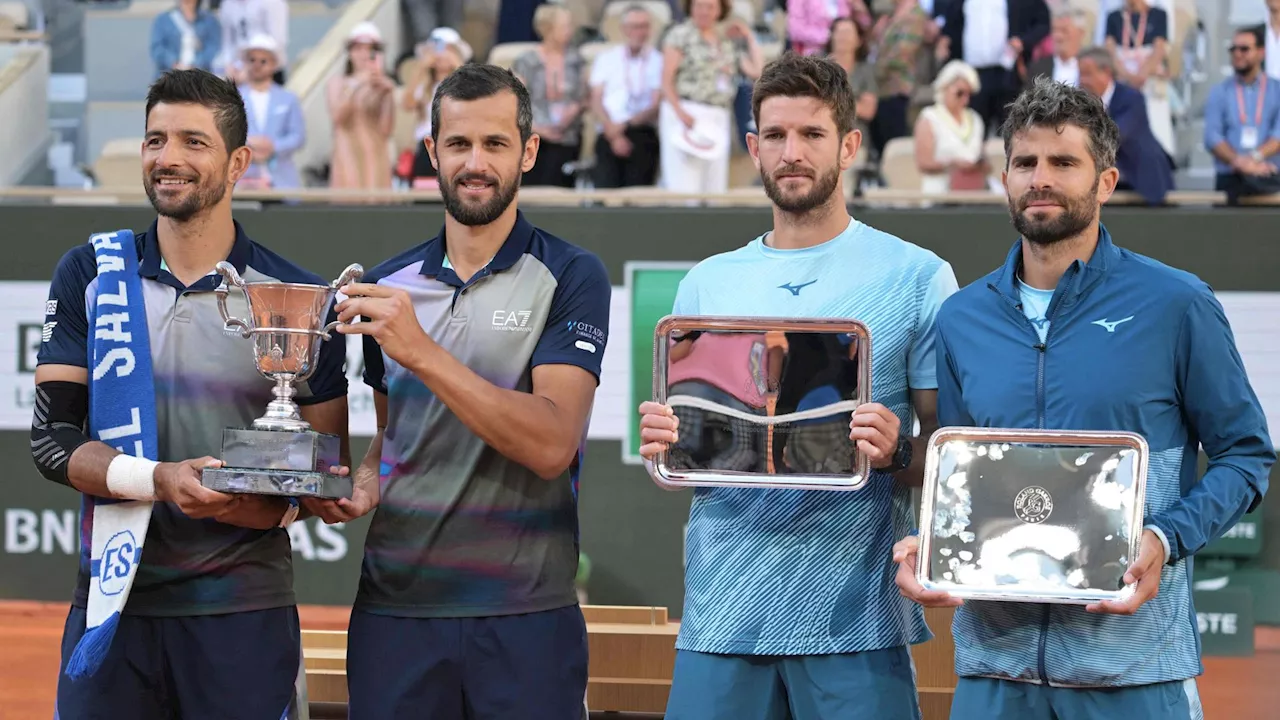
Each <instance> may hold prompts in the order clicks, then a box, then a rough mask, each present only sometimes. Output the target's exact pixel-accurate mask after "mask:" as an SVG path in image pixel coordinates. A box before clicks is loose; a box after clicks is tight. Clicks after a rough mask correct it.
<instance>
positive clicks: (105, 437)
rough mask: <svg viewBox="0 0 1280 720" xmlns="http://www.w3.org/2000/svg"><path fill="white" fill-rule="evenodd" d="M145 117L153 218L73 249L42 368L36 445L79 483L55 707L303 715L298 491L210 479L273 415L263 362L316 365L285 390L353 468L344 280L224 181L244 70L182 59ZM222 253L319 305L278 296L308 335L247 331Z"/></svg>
mask: <svg viewBox="0 0 1280 720" xmlns="http://www.w3.org/2000/svg"><path fill="white" fill-rule="evenodd" d="M146 113H147V114H146V137H145V140H144V142H143V146H142V179H143V185H144V187H145V189H146V192H147V196H148V197H149V198H150V200H151V203H152V206H153V207H154V208H155V210H156V213H157V214H158V216H159V217H158V218H157V219H156V221H155V222H154V223H153V224H152V225H151V227H150V228H149V229H147V230H146V231H145V232H142V233H139V234H137V235H136V236H135V235H134V233H132V232H130V231H128V230H119V231H115V232H104V233H101V234H97V235H94V236H93V237H92V238H91V239H90V242H89V243H86V244H83V245H80V246H79V247H76V248H73V249H72V250H70V251H69V252H67V253H66V255H64V256H63V258H62V260H61V261H60V263H59V264H58V267H57V270H56V271H55V274H54V277H53V281H52V285H51V288H50V295H49V300H48V303H47V304H46V315H47V317H46V321H47V322H46V324H45V337H44V342H43V344H42V345H41V347H40V352H39V366H38V368H37V370H36V378H35V380H36V387H37V393H36V409H35V417H34V421H33V423H32V430H31V448H32V457H33V459H34V460H35V462H36V465H37V467H38V468H39V469H40V472H41V473H42V474H43V475H44V476H45V477H46V478H48V479H50V480H53V481H54V482H58V483H61V484H64V485H67V486H69V487H71V488H74V489H75V490H78V491H79V492H81V493H82V496H83V509H82V520H81V552H80V569H79V578H78V582H77V588H76V592H75V599H74V601H73V603H72V607H71V610H70V613H69V615H68V617H67V621H66V628H65V631H64V637H63V645H62V668H61V670H62V674H61V676H60V677H59V682H58V697H57V714H58V715H59V716H60V717H63V718H77V719H80V718H108V717H112V718H114V717H129V718H138V719H140V720H142V719H147V718H170V717H177V716H179V715H180V716H181V717H183V718H209V719H210V720H213V719H215V718H216V719H218V720H221V719H223V718H273V719H274V718H280V717H282V716H285V717H294V716H295V715H294V712H295V708H294V707H293V696H294V692H293V690H294V682H295V679H296V677H297V673H298V668H299V652H300V648H299V628H298V617H297V610H296V608H295V600H294V593H293V574H292V564H291V563H292V554H291V548H290V543H289V536H288V533H287V531H286V530H285V529H284V528H285V527H286V526H287V525H288V523H289V522H290V521H291V520H292V519H294V518H295V517H296V516H297V514H298V506H297V502H296V501H295V500H291V499H290V498H289V497H286V496H284V495H287V494H288V493H280V492H268V490H269V489H264V488H263V487H258V488H245V490H248V491H250V492H237V493H235V494H231V493H223V492H217V491H215V490H212V489H210V488H209V487H208V485H209V482H208V478H202V473H203V472H204V471H205V470H206V469H209V470H210V471H211V472H212V471H214V470H216V469H219V468H220V466H221V465H222V463H221V462H220V460H217V459H215V458H217V457H221V456H222V455H223V445H224V437H225V433H226V432H227V431H228V429H229V428H230V429H232V430H234V429H236V428H245V427H247V426H249V425H250V424H255V418H257V417H258V416H259V415H261V414H262V413H263V410H264V409H265V408H268V404H269V401H270V400H271V398H272V393H271V385H270V383H269V382H267V381H266V380H265V379H264V378H263V377H262V372H261V371H262V370H263V369H264V368H270V369H271V372H273V373H280V374H283V375H286V376H288V377H290V378H293V379H295V380H297V379H300V378H305V381H300V382H296V383H294V384H291V385H289V386H288V390H287V391H286V392H285V393H284V394H285V395H286V396H288V397H286V398H285V400H287V404H288V405H290V406H292V407H293V408H294V409H295V410H296V411H297V415H298V417H297V418H295V419H296V423H295V425H294V428H295V430H301V429H302V428H303V427H304V425H305V423H309V425H310V428H311V429H312V431H313V432H316V433H318V434H320V435H323V436H324V437H325V438H333V439H334V441H335V442H336V445H337V448H338V449H337V452H336V453H330V457H328V458H326V459H325V462H326V464H330V463H332V464H342V465H345V464H346V462H345V461H344V460H343V459H342V458H345V456H346V454H347V449H346V438H347V404H346V392H347V386H346V378H345V376H344V375H343V371H342V365H343V359H344V355H345V353H344V351H343V345H342V343H341V342H334V343H321V342H320V341H319V339H318V337H316V336H317V335H318V333H319V331H318V330H316V329H315V328H318V327H319V325H320V323H321V322H322V321H323V319H324V318H325V317H326V314H327V315H328V316H329V317H333V316H334V312H333V310H332V308H330V307H328V303H326V301H325V299H324V298H325V297H327V296H328V295H330V294H331V288H326V287H325V284H324V283H323V282H322V281H320V279H319V278H317V277H315V276H314V275H312V274H311V273H308V272H306V271H304V270H302V269H301V268H299V267H297V266H296V265H293V264H291V263H289V262H288V261H286V260H284V259H283V258H281V257H279V256H277V255H275V254H274V253H272V252H270V251H269V250H267V249H266V248H264V247H262V246H261V245H259V244H257V243H255V242H254V241H253V240H251V239H250V238H249V237H248V236H247V235H246V234H245V232H244V230H243V229H242V228H241V227H240V225H239V224H238V223H236V222H235V221H234V220H233V219H232V215H231V190H232V188H233V187H234V186H235V184H236V182H237V181H238V180H239V179H240V177H241V176H242V175H243V173H244V172H245V170H246V169H247V168H248V167H249V165H250V161H251V158H250V156H251V152H250V150H249V148H247V147H246V146H245V138H246V133H247V122H246V118H245V110H244V105H243V103H242V101H241V98H240V95H239V93H238V92H237V91H236V88H235V86H234V85H233V84H231V83H229V82H227V81H225V80H222V79H220V78H218V77H216V76H215V75H212V74H209V73H207V72H204V71H200V70H185V71H172V72H169V73H166V74H165V75H164V76H163V77H161V78H160V79H159V80H157V81H156V83H155V84H154V85H153V86H152V87H151V89H150V92H149V94H148V97H147V109H146ZM215 265H223V266H225V268H226V269H227V270H229V271H230V273H232V274H235V275H236V276H237V277H240V276H242V277H243V278H245V279H247V280H249V281H259V282H264V281H265V282H268V284H274V286H275V287H278V288H281V293H283V294H285V295H287V296H288V297H289V298H301V299H303V300H304V301H306V303H307V306H308V307H307V311H305V312H291V311H290V305H291V301H289V300H281V302H280V303H278V307H277V308H275V309H274V310H273V312H277V313H281V314H282V315H283V316H284V317H286V318H287V319H288V320H289V324H290V325H303V327H301V328H299V329H298V330H297V332H302V333H305V334H307V337H308V338H309V339H308V340H306V341H304V342H303V343H302V344H303V345H305V346H306V349H305V350H300V349H299V345H298V343H297V342H296V341H295V340H292V339H291V338H292V337H293V336H290V335H270V334H266V335H259V338H260V340H259V341H257V342H256V344H255V343H254V342H247V341H246V339H245V338H244V337H242V335H243V334H244V333H242V332H236V331H234V329H233V328H232V327H229V326H227V325H226V323H225V321H224V318H225V317H227V314H226V311H227V305H226V303H227V298H226V296H225V294H222V293H218V292H215V290H217V289H218V288H219V286H220V283H221V281H222V278H221V277H219V274H218V273H215V272H213V270H214V268H215ZM224 274H225V273H224ZM317 293H318V295H319V297H320V300H318V301H316V297H317ZM237 300H238V299H237ZM233 302H235V301H233ZM250 309H251V310H252V309H260V308H250ZM293 309H294V310H296V309H297V308H293ZM250 314H251V315H258V317H257V319H256V320H255V321H254V322H255V324H256V325H259V326H261V325H268V324H269V323H270V321H271V318H270V315H271V314H270V313H266V314H264V313H250ZM247 327H248V326H247V324H246V323H243V322H242V323H241V328H247ZM264 338H265V339H264ZM255 350H256V351H257V354H258V355H259V357H256V358H255ZM293 358H297V360H298V362H297V363H296V364H295V365H293V366H291V359H293ZM278 395H279V394H277V400H279V399H280V398H279V396H278ZM294 396H296V404H294ZM273 405H274V404H273ZM297 406H301V407H300V408H298V407H297ZM282 412H285V411H282ZM268 414H269V415H270V414H271V413H270V411H269V412H268ZM285 414H287V412H285ZM298 423H303V424H304V425H299V424H298ZM255 426H256V424H255ZM309 469H310V470H312V471H315V470H319V471H320V472H318V473H317V472H312V473H310V475H319V476H325V477H329V476H335V477H336V476H337V475H338V474H341V473H344V472H345V471H344V470H341V469H339V468H334V467H321V468H314V467H312V468H309ZM273 472H275V473H276V477H277V478H281V477H285V478H287V477H288V473H287V472H280V471H273ZM237 473H238V474H239V475H246V474H251V473H249V472H248V471H237ZM268 474H269V473H268ZM259 475H262V473H261V472H259Z"/></svg>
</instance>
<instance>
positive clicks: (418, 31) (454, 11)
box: [400, 0, 465, 44]
mask: <svg viewBox="0 0 1280 720" xmlns="http://www.w3.org/2000/svg"><path fill="white" fill-rule="evenodd" d="M400 6H401V7H402V8H403V9H404V15H403V17H404V19H405V22H406V24H407V25H408V28H407V29H408V30H409V34H410V35H411V36H412V37H413V42H414V43H415V44H417V43H420V42H423V41H426V40H428V39H430V37H431V33H432V31H434V30H435V29H436V28H460V27H462V23H463V20H464V19H465V18H464V16H463V11H462V0H401V1H400Z"/></svg>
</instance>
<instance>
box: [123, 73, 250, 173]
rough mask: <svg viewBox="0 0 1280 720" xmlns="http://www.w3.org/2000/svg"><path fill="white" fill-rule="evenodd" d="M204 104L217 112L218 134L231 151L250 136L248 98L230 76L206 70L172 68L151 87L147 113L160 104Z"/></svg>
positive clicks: (214, 112)
mask: <svg viewBox="0 0 1280 720" xmlns="http://www.w3.org/2000/svg"><path fill="white" fill-rule="evenodd" d="M161 103H165V104H167V105H201V106H203V107H206V108H208V109H209V110H210V111H212V112H213V120H214V123H215V124H217V126H218V134H220V135H222V141H223V142H224V143H226V145H227V152H228V153H230V152H231V151H232V150H235V149H236V148H240V147H244V144H245V142H246V141H247V140H248V139H249V118H248V116H247V115H245V110H244V98H243V97H241V96H240V90H239V89H238V88H236V84H235V83H233V82H231V81H230V80H226V79H224V78H221V77H218V76H217V75H214V74H213V73H211V72H208V71H206V70H169V71H168V72H166V73H165V74H163V75H161V76H160V77H159V79H157V80H156V81H155V82H154V83H152V84H151V88H150V89H149V90H148V91H147V115H146V117H147V118H148V119H149V118H150V117H151V109H152V108H154V107H155V106H156V105H159V104H161Z"/></svg>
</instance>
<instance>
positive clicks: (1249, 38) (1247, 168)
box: [1204, 27, 1280, 205]
mask: <svg viewBox="0 0 1280 720" xmlns="http://www.w3.org/2000/svg"><path fill="white" fill-rule="evenodd" d="M1265 32H1266V29H1265V28H1263V27H1256V28H1251V29H1248V30H1241V31H1240V32H1237V33H1236V35H1235V39H1234V40H1233V41H1232V44H1231V68H1232V69H1233V70H1234V71H1235V77H1233V78H1230V79H1228V80H1224V81H1223V82H1222V83H1220V84H1218V85H1215V86H1214V87H1213V89H1212V90H1211V91H1210V92H1209V101H1208V102H1207V103H1206V104H1205V118H1204V122H1205V124H1204V145H1205V148H1206V149H1207V150H1209V152H1211V153H1213V155H1214V157H1215V158H1217V162H1216V163H1215V166H1216V169H1217V172H1218V178H1217V184H1216V187H1217V189H1218V190H1220V191H1222V192H1225V193H1226V194H1227V202H1228V203H1229V204H1232V205H1235V204H1236V203H1237V202H1238V200H1239V198H1241V197H1245V196H1249V195H1269V194H1272V193H1276V192H1280V176H1277V174H1276V172H1277V170H1278V169H1280V155H1277V154H1276V153H1277V151H1280V80H1276V79H1274V78H1271V77H1268V76H1267V75H1266V74H1265V73H1263V72H1262V61H1263V53H1264V47H1265V45H1264V43H1265V40H1264V38H1263V34H1264V33H1265Z"/></svg>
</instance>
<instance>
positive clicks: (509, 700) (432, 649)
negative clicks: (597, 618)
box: [347, 605, 587, 720]
mask: <svg viewBox="0 0 1280 720" xmlns="http://www.w3.org/2000/svg"><path fill="white" fill-rule="evenodd" d="M347 690H348V695H349V698H350V700H349V705H348V710H349V713H350V715H349V717H350V719H351V720H401V719H402V718H450V720H581V719H582V717H583V715H584V710H583V707H584V701H585V699H586V693H587V624H586V621H585V620H584V619H583V617H582V610H581V609H580V608H579V607H578V606H577V605H570V606H568V607H564V608H560V609H558V610H548V611H546V612H537V613H529V614H526V615H505V616H498V617H481V618H403V617H391V616H388V615H374V614H372V613H368V612H363V611H360V610H355V611H353V612H352V613H351V627H350V630H349V633H348V636H347Z"/></svg>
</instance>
